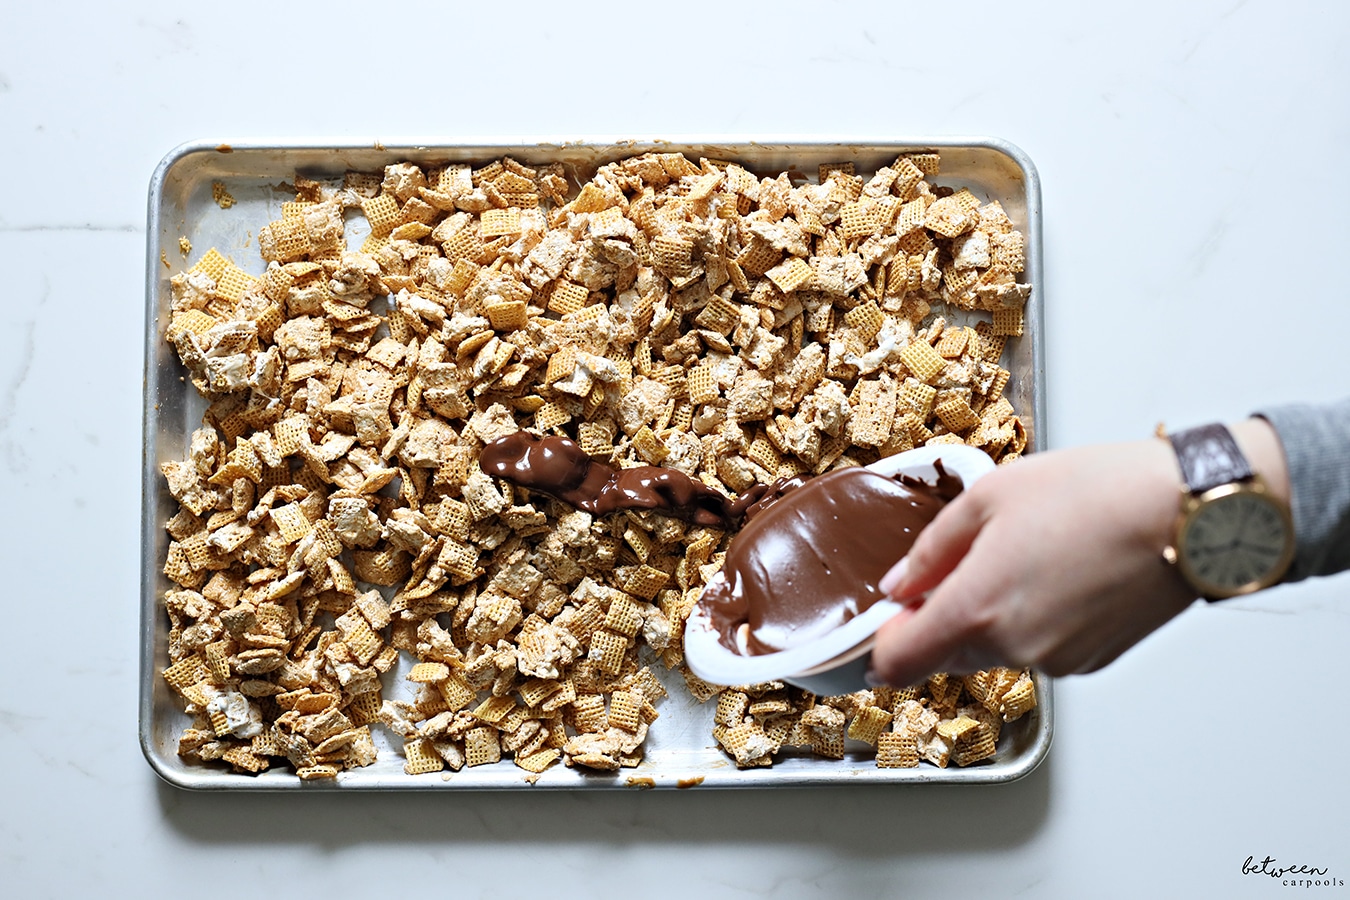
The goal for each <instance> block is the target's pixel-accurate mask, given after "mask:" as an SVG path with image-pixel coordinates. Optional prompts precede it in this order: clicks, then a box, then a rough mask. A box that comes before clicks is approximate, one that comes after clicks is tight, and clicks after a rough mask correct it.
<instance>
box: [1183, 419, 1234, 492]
mask: <svg viewBox="0 0 1350 900" xmlns="http://www.w3.org/2000/svg"><path fill="white" fill-rule="evenodd" d="M1168 439H1169V440H1170V441H1171V442H1172V449H1173V450H1174V451H1175V452H1176V455H1177V462H1178V463H1179V464H1180V466H1181V477H1182V480H1183V481H1185V482H1186V489H1187V490H1188V491H1190V492H1191V493H1192V494H1203V493H1204V492H1205V491H1208V490H1210V489H1211V488H1216V487H1218V486H1219V485H1221V484H1229V483H1231V482H1235V481H1247V480H1249V479H1251V477H1252V475H1253V472H1252V467H1251V464H1250V463H1249V462H1247V457H1245V456H1243V455H1242V451H1241V450H1240V449H1238V445H1237V441H1236V440H1234V439H1233V433H1232V432H1231V431H1229V430H1228V428H1227V426H1225V425H1220V424H1218V423H1214V424H1211V425H1201V426H1200V427H1198V428H1188V429H1187V430H1185V431H1178V432H1177V433H1176V434H1173V435H1169V436H1168Z"/></svg>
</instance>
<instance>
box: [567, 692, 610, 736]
mask: <svg viewBox="0 0 1350 900" xmlns="http://www.w3.org/2000/svg"><path fill="white" fill-rule="evenodd" d="M571 717H572V723H573V726H574V727H575V728H576V730H577V731H578V732H580V733H582V734H599V733H600V732H602V731H604V730H605V728H606V727H608V722H609V717H608V715H607V714H606V713H605V698H604V697H602V696H600V695H599V694H581V695H579V696H577V697H576V698H574V699H573V700H572V703H571Z"/></svg>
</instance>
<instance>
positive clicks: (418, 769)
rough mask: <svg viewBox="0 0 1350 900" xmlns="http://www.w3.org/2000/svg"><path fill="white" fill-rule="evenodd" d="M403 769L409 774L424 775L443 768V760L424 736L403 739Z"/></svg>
mask: <svg viewBox="0 0 1350 900" xmlns="http://www.w3.org/2000/svg"><path fill="white" fill-rule="evenodd" d="M403 758H404V760H405V761H404V763H403V771H404V772H405V773H407V774H409V775H426V774H428V773H430V772H439V771H441V770H442V769H444V768H445V760H443V759H441V757H440V755H439V754H438V753H437V752H436V750H435V749H434V748H433V747H432V746H431V741H429V740H426V739H425V738H418V739H416V740H411V741H405V742H404V744H403Z"/></svg>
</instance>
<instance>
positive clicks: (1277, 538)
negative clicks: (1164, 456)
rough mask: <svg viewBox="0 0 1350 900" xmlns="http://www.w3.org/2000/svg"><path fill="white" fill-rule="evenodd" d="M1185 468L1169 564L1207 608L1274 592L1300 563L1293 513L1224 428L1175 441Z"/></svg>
mask: <svg viewBox="0 0 1350 900" xmlns="http://www.w3.org/2000/svg"><path fill="white" fill-rule="evenodd" d="M1169 440H1170V441H1171V442H1172V449H1173V450H1174V451H1176V454H1177V462H1178V463H1179V464H1180V465H1181V477H1182V480H1183V481H1185V482H1186V484H1185V487H1183V488H1182V499H1181V516H1180V518H1179V519H1178V520H1177V531H1176V541H1175V543H1174V544H1173V546H1171V547H1168V548H1167V549H1166V550H1164V551H1163V558H1164V559H1165V560H1166V561H1167V562H1168V563H1171V564H1173V565H1175V566H1176V567H1177V570H1178V571H1179V572H1180V573H1181V576H1182V577H1183V578H1185V579H1186V582H1187V584H1189V585H1190V586H1191V587H1192V588H1194V589H1195V591H1196V592H1197V593H1198V594H1199V595H1200V596H1202V597H1204V598H1205V599H1206V600H1222V599H1224V598H1227V597H1236V596H1238V595H1239V594H1250V593H1252V592H1253V591H1259V590H1261V589H1262V588H1267V587H1270V586H1271V585H1272V584H1275V583H1276V582H1278V581H1279V580H1280V579H1281V578H1283V577H1284V573H1285V572H1287V571H1288V570H1289V565H1290V563H1292V562H1293V560H1294V522H1293V517H1292V516H1291V515H1290V513H1289V506H1288V504H1286V503H1283V502H1281V501H1279V500H1277V499H1276V498H1275V497H1273V496H1272V495H1271V494H1270V492H1269V491H1268V490H1267V488H1266V484H1265V482H1264V481H1263V480H1262V479H1261V476H1259V475H1257V474H1256V473H1254V472H1253V471H1252V467H1251V464H1250V463H1248V462H1247V458H1246V457H1245V456H1243V455H1242V451H1241V450H1240V449H1238V445H1237V441H1236V440H1234V439H1233V435H1232V432H1230V431H1229V430H1228V429H1227V428H1226V427H1224V426H1223V425H1219V424H1213V425H1202V426H1201V427H1199V428H1191V429H1188V430H1186V431H1181V432H1178V433H1176V434H1173V435H1170V436H1169Z"/></svg>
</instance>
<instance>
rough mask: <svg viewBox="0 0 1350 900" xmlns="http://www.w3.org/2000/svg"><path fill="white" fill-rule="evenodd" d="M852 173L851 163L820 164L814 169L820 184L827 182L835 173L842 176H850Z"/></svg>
mask: <svg viewBox="0 0 1350 900" xmlns="http://www.w3.org/2000/svg"><path fill="white" fill-rule="evenodd" d="M853 171H854V170H853V163H851V162H839V163H821V164H820V165H819V166H818V167H817V168H816V175H817V177H818V180H819V181H820V183H821V184H824V183H825V182H827V181H829V180H830V177H831V176H833V175H834V174H835V173H836V172H838V173H840V174H842V175H852V174H853Z"/></svg>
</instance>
